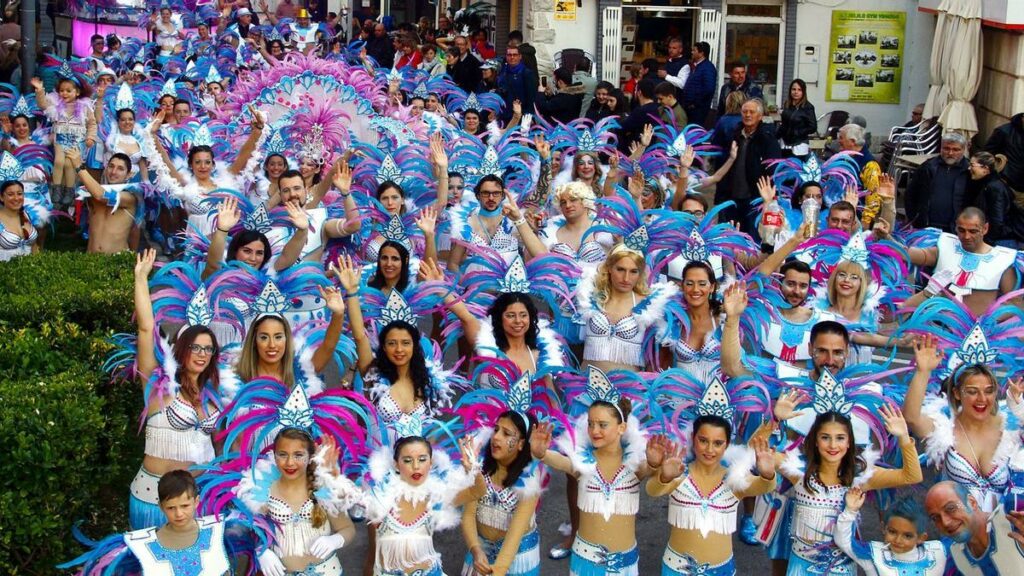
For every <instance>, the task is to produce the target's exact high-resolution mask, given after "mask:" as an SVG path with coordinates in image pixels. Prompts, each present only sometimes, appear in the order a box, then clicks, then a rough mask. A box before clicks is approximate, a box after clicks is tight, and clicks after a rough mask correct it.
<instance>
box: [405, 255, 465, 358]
mask: <svg viewBox="0 0 1024 576" xmlns="http://www.w3.org/2000/svg"><path fill="white" fill-rule="evenodd" d="M419 277H420V280H421V281H423V282H439V281H442V280H444V272H443V271H442V270H441V267H440V266H438V265H437V261H436V260H434V259H432V258H424V259H423V260H421V261H420V272H419ZM444 303H445V305H446V306H448V309H449V310H451V311H452V314H455V317H456V318H458V319H459V321H460V322H462V332H463V334H465V336H466V341H467V342H469V345H470V346H472V347H476V338H477V335H478V334H480V320H478V319H477V317H476V316H473V313H472V312H470V311H469V308H467V307H466V304H465V303H464V302H462V301H460V300H458V299H457V298H456V297H455V295H454V294H449V295H447V296H445V298H444Z"/></svg>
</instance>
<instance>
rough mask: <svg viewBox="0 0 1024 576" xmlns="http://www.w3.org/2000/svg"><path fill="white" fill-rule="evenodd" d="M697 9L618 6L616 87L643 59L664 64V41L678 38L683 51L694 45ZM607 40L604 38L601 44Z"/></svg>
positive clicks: (698, 16) (686, 54)
mask: <svg viewBox="0 0 1024 576" xmlns="http://www.w3.org/2000/svg"><path fill="white" fill-rule="evenodd" d="M699 18H700V8H696V7H692V8H691V7H682V6H630V5H628V4H624V5H623V6H622V24H621V34H622V38H621V45H622V50H621V52H620V62H619V66H618V72H619V79H620V85H621V84H622V83H624V82H626V81H627V80H629V77H630V68H631V67H633V65H637V66H639V64H640V63H641V62H643V61H644V60H645V59H647V58H656V59H657V60H658V61H659V62H662V63H664V62H665V60H666V59H667V58H668V39H669V38H672V37H676V36H678V37H679V38H681V39H682V41H683V46H684V47H686V49H685V51H684V56H686V57H687V58H689V54H690V51H689V47H690V46H693V44H694V43H695V42H697V41H698V38H697V35H698V33H699ZM608 40H609V39H608V37H607V34H606V36H605V41H606V42H607V41H608Z"/></svg>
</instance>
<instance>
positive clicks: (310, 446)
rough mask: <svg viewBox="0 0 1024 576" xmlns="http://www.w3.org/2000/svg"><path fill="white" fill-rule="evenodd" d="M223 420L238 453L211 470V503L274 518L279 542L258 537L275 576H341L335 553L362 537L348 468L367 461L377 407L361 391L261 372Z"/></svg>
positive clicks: (264, 563) (206, 503)
mask: <svg viewBox="0 0 1024 576" xmlns="http://www.w3.org/2000/svg"><path fill="white" fill-rule="evenodd" d="M224 417H225V420H226V422H227V428H226V431H225V444H226V445H229V446H237V447H238V449H239V453H234V454H228V455H225V456H224V457H222V458H220V459H218V460H217V461H216V462H214V463H212V464H211V465H209V466H205V467H203V469H204V470H205V471H206V472H205V473H204V474H203V476H202V477H201V478H200V483H201V485H202V498H201V499H202V502H203V508H204V510H209V511H211V512H215V513H219V512H221V511H222V510H223V508H224V507H225V506H226V505H227V504H228V503H229V502H230V503H232V504H233V505H234V506H235V507H237V508H238V509H239V511H240V512H241V513H243V514H248V515H251V516H253V517H257V518H259V517H263V518H265V519H266V520H269V523H270V524H272V525H273V526H274V537H273V543H272V545H271V543H270V542H269V541H263V542H260V543H258V544H257V548H258V549H259V567H260V570H261V571H262V572H263V574H265V575H267V576H270V575H273V574H276V575H279V576H283V575H284V574H293V573H301V574H316V575H320V576H339V575H340V574H341V562H340V561H339V559H338V558H337V555H336V553H337V551H338V550H340V549H341V548H342V547H343V546H344V545H345V543H346V542H351V541H352V538H353V537H354V536H355V529H354V527H353V524H352V520H351V519H350V518H349V517H348V514H347V511H348V509H349V508H350V507H351V506H353V505H354V504H355V503H356V502H358V501H359V499H360V497H361V494H360V493H359V491H358V490H357V488H356V487H355V484H354V483H353V482H352V480H351V479H350V478H349V475H354V474H355V473H358V472H359V471H360V470H361V469H362V467H363V465H364V464H365V459H366V455H367V453H368V452H369V449H368V442H367V436H366V432H365V429H366V427H367V426H369V425H370V423H371V421H372V420H373V418H374V416H373V409H372V407H371V406H370V405H369V404H368V403H367V402H366V401H365V400H364V399H363V398H362V397H361V396H360V395H359V394H356V393H354V392H350V391H345V390H330V391H327V392H322V393H320V394H316V395H307V393H306V391H305V389H303V388H302V387H301V386H296V387H295V388H292V389H291V390H290V391H289V390H288V388H287V387H286V386H285V385H284V384H283V383H281V382H279V381H277V380H273V379H268V378H259V379H256V380H254V381H253V382H251V383H250V385H249V386H247V387H246V388H245V389H243V390H242V392H240V393H239V395H238V397H237V398H236V399H235V401H234V402H233V403H232V405H231V406H230V407H229V408H227V409H226V410H225V413H224ZM264 446H267V448H263V447H264Z"/></svg>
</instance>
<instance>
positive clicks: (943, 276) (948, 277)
mask: <svg viewBox="0 0 1024 576" xmlns="http://www.w3.org/2000/svg"><path fill="white" fill-rule="evenodd" d="M954 276H956V272H954V271H953V270H950V269H949V268H946V269H944V270H936V271H935V274H932V277H931V278H929V279H928V285H927V286H925V287H924V291H925V292H927V293H929V294H931V295H932V296H934V295H936V294H938V293H939V292H942V291H943V290H944V289H945V288H946V287H948V286H949V285H950V284H951V283H952V282H953V277H954Z"/></svg>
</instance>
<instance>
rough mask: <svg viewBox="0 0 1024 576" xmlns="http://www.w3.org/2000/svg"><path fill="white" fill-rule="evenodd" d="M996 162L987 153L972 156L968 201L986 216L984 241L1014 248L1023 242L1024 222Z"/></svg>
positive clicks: (993, 157)
mask: <svg viewBox="0 0 1024 576" xmlns="http://www.w3.org/2000/svg"><path fill="white" fill-rule="evenodd" d="M999 164H1000V163H999V162H998V161H997V160H996V158H995V156H993V155H991V154H989V153H988V152H978V153H976V154H974V155H973V156H971V164H970V167H969V170H970V172H971V182H970V183H969V184H968V186H967V198H968V200H967V202H968V204H969V205H971V206H976V207H977V208H978V209H980V210H981V211H982V212H984V213H985V216H986V217H987V218H988V233H987V234H985V242H987V243H989V244H994V245H996V246H1006V247H1007V248H1013V249H1014V250H1016V249H1017V248H1018V246H1019V243H1020V242H1024V222H1021V217H1022V214H1021V211H1020V210H1019V209H1018V208H1017V205H1016V204H1015V203H1014V201H1013V191H1011V190H1010V188H1009V186H1007V185H1006V183H1005V182H1003V179H1002V178H1001V177H1000V175H999V172H1000V170H1001V168H1002V166H1000V165H999Z"/></svg>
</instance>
